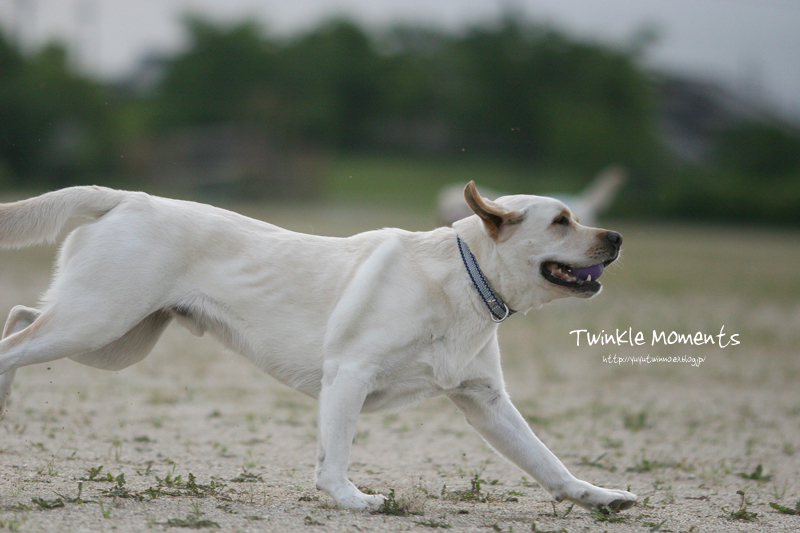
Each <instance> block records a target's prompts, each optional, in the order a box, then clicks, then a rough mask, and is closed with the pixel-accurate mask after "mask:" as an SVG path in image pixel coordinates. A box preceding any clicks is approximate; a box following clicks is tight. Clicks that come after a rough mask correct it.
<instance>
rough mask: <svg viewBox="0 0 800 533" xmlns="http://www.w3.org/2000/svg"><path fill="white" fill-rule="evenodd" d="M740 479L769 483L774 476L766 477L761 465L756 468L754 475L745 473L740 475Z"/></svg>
mask: <svg viewBox="0 0 800 533" xmlns="http://www.w3.org/2000/svg"><path fill="white" fill-rule="evenodd" d="M739 477H742V478H744V479H752V480H753V481H769V480H771V479H772V475H771V474H770V475H764V469H763V468H762V467H761V465H760V464H759V465H758V466H756V469H755V470H753V472H752V473H750V474H746V473H744V472H740V473H739Z"/></svg>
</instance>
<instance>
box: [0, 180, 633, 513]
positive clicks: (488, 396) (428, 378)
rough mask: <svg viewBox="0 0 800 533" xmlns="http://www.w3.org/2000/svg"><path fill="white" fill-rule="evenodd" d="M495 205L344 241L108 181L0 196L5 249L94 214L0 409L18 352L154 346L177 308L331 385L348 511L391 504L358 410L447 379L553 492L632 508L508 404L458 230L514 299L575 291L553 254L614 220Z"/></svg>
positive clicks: (78, 354)
mask: <svg viewBox="0 0 800 533" xmlns="http://www.w3.org/2000/svg"><path fill="white" fill-rule="evenodd" d="M476 194H477V193H476ZM492 206H494V207H492V208H490V209H496V212H497V213H499V214H500V215H502V216H500V217H499V218H500V219H502V220H505V219H504V218H502V217H504V216H506V215H507V214H509V213H511V214H513V215H515V218H514V222H513V224H511V223H509V224H506V226H507V227H502V228H499V227H494V228H488V227H487V225H488V224H489V223H488V222H484V219H482V218H479V217H478V216H472V217H469V218H466V219H464V220H461V221H458V222H456V223H455V224H454V228H439V229H436V230H434V231H430V232H424V233H411V232H407V231H402V230H398V229H383V230H379V231H370V232H366V233H361V234H358V235H355V236H353V237H349V238H332V237H319V236H313V235H303V234H299V233H294V232H290V231H287V230H284V229H281V228H278V227H275V226H272V225H270V224H267V223H264V222H260V221H257V220H253V219H250V218H247V217H244V216H241V215H238V214H235V213H232V212H229V211H225V210H222V209H217V208H214V207H211V206H207V205H203V204H197V203H192V202H184V201H178V200H169V199H164V198H158V197H153V196H149V195H147V194H144V193H136V192H123V191H115V190H111V189H105V188H99V187H74V188H70V189H64V190H61V191H56V192H53V193H48V194H45V195H42V196H40V197H37V198H32V199H29V200H25V201H23V202H17V203H13V204H5V205H0V247H21V246H29V245H33V244H37V243H41V242H44V241H47V240H52V239H54V238H55V237H56V236H57V234H58V232H59V230H60V229H61V226H62V225H63V224H64V223H65V222H66V220H67V219H69V218H70V217H73V216H84V217H88V218H89V219H90V221H89V222H87V223H86V224H84V225H82V226H80V227H78V228H77V229H76V230H74V231H73V232H72V233H71V234H70V235H69V237H68V238H67V239H66V242H65V243H64V246H63V248H62V250H61V253H60V256H59V259H58V268H57V270H56V273H55V275H54V277H53V281H52V284H51V286H50V288H49V290H48V291H47V293H46V295H45V297H44V301H43V304H42V307H41V308H40V309H29V308H25V307H21V306H18V307H15V308H14V309H13V310H12V311H11V313H10V315H9V318H8V322H7V324H6V328H5V331H4V333H3V340H2V341H0V374H2V376H0V413H2V412H3V408H4V404H5V400H6V397H7V396H8V393H9V392H10V389H11V382H12V380H13V377H14V372H15V370H16V369H17V368H18V367H20V366H25V365H30V364H34V363H44V362H47V361H53V360H56V359H60V358H63V357H68V358H71V359H73V360H75V361H77V362H79V363H83V364H86V365H90V366H94V367H98V368H104V369H111V370H119V369H122V368H125V367H126V366H129V365H131V364H133V363H136V362H137V361H140V360H141V359H143V358H144V357H145V356H146V355H147V353H148V352H149V351H150V350H151V349H152V347H153V345H154V344H155V342H156V341H157V339H158V337H159V335H160V334H161V333H162V332H163V330H164V329H165V327H166V326H167V325H168V324H169V322H170V321H171V319H172V318H176V319H177V321H178V323H180V324H181V325H183V326H186V327H187V328H188V329H189V330H190V331H192V333H194V334H196V335H202V334H203V333H205V332H209V333H211V334H212V335H213V336H215V337H217V338H218V339H220V340H221V341H222V342H223V343H224V344H226V345H227V346H229V347H230V348H231V349H233V350H235V351H237V352H239V353H241V354H243V355H244V356H245V357H247V358H249V359H250V360H251V361H253V362H254V363H255V364H256V365H258V366H259V367H261V368H263V369H264V370H265V371H266V372H268V373H269V374H271V375H272V376H274V377H275V378H276V379H278V380H279V381H281V382H282V383H285V384H287V385H289V386H290V387H293V388H294V389H296V390H298V391H300V392H303V393H305V394H307V395H309V396H312V397H314V398H318V399H319V404H320V406H319V454H318V462H317V470H316V478H317V487H318V488H320V489H322V490H324V491H326V492H327V493H328V494H330V495H331V496H332V497H333V498H334V499H335V500H336V502H337V503H338V505H339V506H341V507H343V508H348V509H360V510H375V509H377V508H378V507H379V506H380V504H381V502H382V501H383V497H382V496H379V495H378V496H375V495H372V496H370V495H365V494H363V493H362V492H361V491H359V490H358V489H357V488H356V487H355V486H354V485H353V484H352V483H351V482H350V481H348V479H347V477H346V470H347V462H348V457H349V453H350V445H351V442H352V439H353V435H354V432H355V425H356V421H357V419H358V416H359V413H360V412H364V411H372V410H376V409H383V408H390V407H398V406H402V405H406V404H409V403H412V402H418V401H421V400H423V399H425V398H428V397H431V396H435V395H438V394H446V395H448V396H449V397H450V398H451V399H452V400H453V401H454V402H455V403H456V405H458V407H459V408H460V409H461V410H462V411H463V412H464V414H465V415H466V418H467V420H468V421H469V423H470V424H472V425H473V426H474V427H475V428H476V429H477V430H478V431H479V432H480V433H481V434H482V435H483V436H484V438H485V439H486V440H487V441H488V442H489V443H490V444H491V445H492V446H493V447H494V448H495V449H497V450H498V451H499V452H500V453H502V454H503V455H505V456H506V457H508V458H509V459H510V460H512V461H513V462H515V463H516V464H518V465H519V466H520V467H521V468H522V469H524V470H525V471H526V472H528V473H529V474H530V475H531V476H533V477H534V478H535V479H536V480H537V481H539V483H540V484H541V485H542V486H543V487H544V488H545V489H546V490H548V491H549V492H550V493H551V494H553V496H554V497H555V498H556V499H558V500H562V499H567V500H572V501H575V502H576V503H578V504H580V505H581V506H583V507H586V508H599V507H601V506H606V505H607V506H610V507H611V508H612V509H614V510H616V509H620V508H626V507H628V506H630V505H631V504H632V503H633V502H634V501H635V499H636V496H635V495H633V494H630V493H628V492H625V491H612V490H607V489H602V488H598V487H594V486H592V485H590V484H588V483H586V482H584V481H580V480H578V479H576V478H575V477H573V476H572V475H571V474H570V473H569V472H568V471H567V469H566V468H565V467H564V465H563V464H562V463H561V462H560V461H559V460H558V459H557V458H556V457H555V456H554V455H553V454H552V453H551V452H550V451H549V450H548V449H547V448H546V447H545V446H544V444H542V443H541V442H540V441H539V440H538V439H537V438H536V436H535V435H534V434H533V432H532V431H531V430H530V428H529V427H528V425H527V424H526V423H525V421H524V420H523V419H522V417H521V416H520V414H519V413H518V412H517V410H516V409H515V408H514V406H513V405H512V404H511V402H510V401H509V398H508V395H507V394H506V392H505V390H504V386H503V378H502V373H501V369H500V352H499V349H498V344H497V327H498V326H497V324H495V323H494V322H492V320H491V319H490V315H489V313H488V311H487V309H486V307H485V305H484V303H483V301H482V300H481V299H480V297H479V295H478V293H477V291H476V290H475V289H474V287H473V286H472V283H471V281H470V279H469V277H468V275H467V273H466V270H465V268H464V265H463V263H462V261H461V257H460V255H459V252H458V250H457V245H456V233H458V235H460V236H461V238H462V239H463V240H464V241H465V242H466V243H467V244H468V245H469V246H470V247H471V249H472V251H473V253H474V255H475V256H476V258H477V260H478V264H479V265H480V266H481V268H482V269H483V271H484V274H485V275H486V277H487V279H488V280H489V282H490V283H491V285H492V286H493V288H494V289H495V291H496V292H497V293H498V294H500V295H501V296H502V297H503V299H504V300H505V301H506V302H507V303H508V304H509V306H511V307H512V308H514V309H517V310H519V311H527V310H529V309H532V308H537V307H540V306H541V305H543V304H544V303H546V302H548V301H550V300H552V299H554V298H560V297H566V296H571V295H575V294H574V293H573V292H572V291H571V290H570V289H566V288H564V287H561V286H558V285H555V284H553V283H550V282H549V281H547V280H546V279H544V277H543V276H542V275H541V273H540V265H541V263H542V261H545V260H558V261H559V262H563V263H569V264H575V265H579V266H588V265H590V264H592V263H593V262H594V263H597V262H600V261H605V260H611V259H613V257H612V255H613V256H614V257H615V256H616V252H617V251H618V250H609V245H608V242H607V241H606V240H604V236H605V235H606V232H604V231H603V230H596V229H591V228H586V227H583V226H579V225H577V224H576V223H575V222H574V221H571V222H570V225H569V227H565V226H563V225H554V224H553V219H554V217H558V216H559V214H561V213H564V212H566V213H567V214H568V211H565V207H564V206H563V204H561V203H560V202H558V201H556V200H552V199H548V198H541V197H535V196H512V197H505V198H501V199H499V200H497V203H496V204H492ZM476 212H477V211H476ZM488 229H491V230H492V231H487V230H488ZM617 248H618V244H617Z"/></svg>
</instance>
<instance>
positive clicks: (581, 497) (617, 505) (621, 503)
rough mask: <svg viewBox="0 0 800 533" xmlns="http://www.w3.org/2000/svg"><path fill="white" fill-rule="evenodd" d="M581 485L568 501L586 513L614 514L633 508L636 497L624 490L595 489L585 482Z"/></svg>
mask: <svg viewBox="0 0 800 533" xmlns="http://www.w3.org/2000/svg"><path fill="white" fill-rule="evenodd" d="M581 483H582V484H585V485H583V486H582V487H581V488H579V489H578V491H577V492H576V493H575V494H574V495H573V497H568V498H567V499H568V500H571V501H573V502H575V503H576V504H578V505H580V506H581V507H583V508H584V509H586V510H588V511H597V512H600V513H603V514H610V513H616V512H619V511H624V510H625V509H629V508H631V507H633V505H634V504H635V503H636V499H637V496H636V494H633V493H631V492H628V491H626V490H611V489H604V488H601V487H595V486H594V485H591V484H589V483H586V482H585V481H583V482H581Z"/></svg>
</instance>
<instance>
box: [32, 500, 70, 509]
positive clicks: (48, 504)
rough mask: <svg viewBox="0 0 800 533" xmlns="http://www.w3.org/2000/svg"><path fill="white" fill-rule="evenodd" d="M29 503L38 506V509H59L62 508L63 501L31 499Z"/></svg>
mask: <svg viewBox="0 0 800 533" xmlns="http://www.w3.org/2000/svg"><path fill="white" fill-rule="evenodd" d="M31 501H32V502H33V503H35V504H36V505H38V506H39V508H40V509H57V508H59V507H64V501H63V500H62V499H61V498H56V499H55V500H45V499H44V498H33V499H32V500H31Z"/></svg>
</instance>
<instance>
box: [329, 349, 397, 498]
mask: <svg viewBox="0 0 800 533" xmlns="http://www.w3.org/2000/svg"><path fill="white" fill-rule="evenodd" d="M368 392H369V377H368V375H366V374H365V372H364V370H363V369H362V368H361V366H360V365H358V364H356V363H339V362H336V361H328V362H326V363H325V365H324V368H323V377H322V389H321V390H320V394H319V422H318V426H317V427H318V441H319V442H318V453H317V471H316V482H317V488H318V489H320V490H323V491H325V492H327V493H328V494H329V495H330V496H331V497H332V498H333V499H334V500H336V504H337V505H338V506H339V507H341V508H343V509H352V510H356V511H376V510H378V509H379V508H380V506H381V504H382V503H383V501H384V500H385V498H384V497H383V496H381V495H367V494H364V493H363V492H361V491H360V490H358V488H356V486H355V485H353V483H351V482H350V480H349V479H347V464H348V462H349V460H350V447H351V445H352V443H353V436H354V435H355V431H356V422H357V421H358V415H359V414H360V413H361V407H362V406H363V405H364V399H365V398H366V397H367V393H368Z"/></svg>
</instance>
